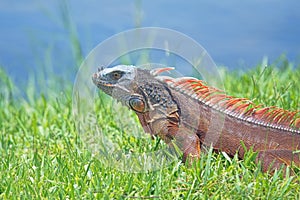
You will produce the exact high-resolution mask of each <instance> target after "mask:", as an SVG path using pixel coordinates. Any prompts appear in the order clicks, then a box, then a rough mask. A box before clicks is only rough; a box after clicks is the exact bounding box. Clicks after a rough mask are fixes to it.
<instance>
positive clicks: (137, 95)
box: [92, 65, 173, 113]
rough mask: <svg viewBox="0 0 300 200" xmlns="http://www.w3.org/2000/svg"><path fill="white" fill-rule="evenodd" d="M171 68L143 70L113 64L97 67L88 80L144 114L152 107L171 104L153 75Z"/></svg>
mask: <svg viewBox="0 0 300 200" xmlns="http://www.w3.org/2000/svg"><path fill="white" fill-rule="evenodd" d="M170 69H171V68H161V69H154V70H146V69H141V68H137V67H135V66H132V65H117V66H115V67H112V68H105V69H98V72H96V73H94V74H93V76H92V80H93V82H94V84H95V85H96V86H97V87H98V88H99V89H100V90H102V91H103V92H105V93H106V94H108V95H110V96H112V97H113V98H114V99H117V100H119V101H120V102H121V103H122V104H123V105H126V106H128V107H129V108H131V109H133V110H134V111H136V112H139V113H144V112H146V111H149V110H154V107H157V106H159V107H161V108H162V109H163V108H167V107H170V106H172V103H173V101H172V98H171V96H170V95H169V94H168V91H167V90H166V89H165V84H164V83H163V82H162V81H160V80H159V79H158V78H157V74H158V73H161V72H162V71H166V70H170Z"/></svg>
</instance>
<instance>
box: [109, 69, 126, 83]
mask: <svg viewBox="0 0 300 200" xmlns="http://www.w3.org/2000/svg"><path fill="white" fill-rule="evenodd" d="M123 74H124V73H122V72H120V71H115V72H112V73H111V74H110V77H111V79H113V80H116V81H117V80H119V79H120V78H121V77H122V75H123Z"/></svg>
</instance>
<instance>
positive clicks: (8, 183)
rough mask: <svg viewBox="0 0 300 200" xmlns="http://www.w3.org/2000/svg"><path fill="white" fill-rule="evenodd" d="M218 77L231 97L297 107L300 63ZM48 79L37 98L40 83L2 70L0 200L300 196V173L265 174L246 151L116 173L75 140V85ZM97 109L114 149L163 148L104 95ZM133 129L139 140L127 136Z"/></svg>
mask: <svg viewBox="0 0 300 200" xmlns="http://www.w3.org/2000/svg"><path fill="white" fill-rule="evenodd" d="M220 72H221V75H222V77H223V80H224V84H225V88H226V91H227V93H228V94H231V95H233V96H239V97H247V98H250V99H254V101H255V102H256V103H258V104H264V105H269V106H270V105H276V106H279V107H283V108H285V109H291V110H297V109H299V107H300V87H299V86H300V85H299V83H300V78H299V77H300V66H298V67H295V68H294V69H291V67H290V65H289V63H287V62H285V61H278V62H277V63H274V64H272V65H270V66H268V67H262V66H257V67H256V68H254V69H253V70H250V71H248V72H246V73H241V72H228V71H226V70H223V69H221V70H220ZM48 79H50V80H51V79H52V80H53V81H51V82H49V83H48V85H47V86H45V88H39V90H40V91H42V92H40V93H41V95H38V94H39V92H38V91H37V88H35V86H34V85H35V84H34V83H37V84H38V83H39V81H40V80H37V79H34V78H33V79H31V80H33V81H32V82H33V84H31V85H30V84H29V85H28V86H24V88H22V91H21V88H16V87H15V86H14V83H13V82H12V81H11V80H10V78H9V77H8V76H7V75H6V74H5V72H3V71H1V68H0V155H1V160H0V199H31V198H33V199H39V198H40V199H93V198H99V199H127V198H137V199H147V198H158V199H174V198H175V199H196V198H197V199H198V198H200V199H208V198H209V199H300V186H299V182H300V175H299V174H300V173H299V169H294V170H295V171H296V172H297V174H296V175H295V176H289V175H285V174H283V172H282V171H279V172H275V173H274V174H273V175H270V174H268V173H262V172H261V170H260V168H259V166H257V165H256V164H255V163H254V161H253V160H254V154H253V153H252V152H251V151H249V152H248V154H247V155H246V157H245V159H244V160H238V159H237V158H236V157H234V158H229V157H228V156H227V155H226V154H222V153H212V151H211V150H208V151H207V153H204V154H203V155H202V156H201V159H200V160H199V161H198V162H196V163H194V165H193V166H188V165H185V164H182V163H181V162H180V158H178V159H175V160H174V161H173V162H172V163H169V164H168V165H166V166H165V167H161V168H158V169H157V170H154V171H148V172H141V173H132V172H128V171H124V170H120V168H119V167H116V166H115V165H117V163H114V162H110V163H109V159H108V158H109V157H107V156H105V155H107V154H105V153H103V154H102V156H101V155H100V156H96V155H95V154H94V153H93V152H92V151H90V149H89V148H86V144H85V142H84V141H83V140H82V139H81V135H78V131H77V129H76V126H75V125H76V123H75V120H74V119H73V116H72V83H71V82H67V81H63V82H62V81H55V80H57V77H55V76H53V77H50V78H49V77H48ZM15 94H17V95H15ZM18 94H24V95H18ZM96 105H98V106H96V112H95V113H97V114H96V116H95V119H96V123H97V124H98V125H99V126H100V127H101V132H102V133H103V134H104V135H105V136H106V137H108V138H109V139H110V140H111V141H113V142H114V144H116V146H117V147H118V148H119V149H118V150H121V151H123V152H127V153H128V152H144V151H149V150H150V151H151V150H153V149H158V148H162V147H163V146H164V144H163V143H162V142H161V141H160V140H159V139H158V138H154V140H152V139H151V138H150V137H149V136H148V135H144V134H143V132H142V128H141V126H140V125H139V123H138V121H137V118H136V117H135V116H134V115H133V113H132V112H129V111H128V110H127V109H124V108H118V109H119V110H120V112H121V113H122V114H121V117H120V116H119V117H117V116H116V113H114V112H115V110H114V109H113V108H112V106H113V105H115V104H113V103H111V99H110V98H108V97H107V96H104V95H103V94H99V98H98V101H96ZM91 129H93V127H91ZM133 129H134V130H136V131H137V132H140V133H141V134H142V135H143V136H139V137H134V136H132V134H130V132H131V130H133ZM96 139H97V138H96ZM99 140H100V138H99ZM106 150H107V149H106ZM116 157H117V156H116ZM111 159H115V160H116V158H111ZM122 167H124V166H122Z"/></svg>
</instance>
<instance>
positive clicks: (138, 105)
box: [129, 97, 145, 113]
mask: <svg viewBox="0 0 300 200" xmlns="http://www.w3.org/2000/svg"><path fill="white" fill-rule="evenodd" d="M129 105H130V107H131V109H132V110H134V111H136V112H140V113H141V112H144V111H145V102H144V100H143V99H141V98H140V97H131V98H130V99H129Z"/></svg>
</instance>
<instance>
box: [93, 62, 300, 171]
mask: <svg viewBox="0 0 300 200" xmlns="http://www.w3.org/2000/svg"><path fill="white" fill-rule="evenodd" d="M167 70H172V68H159V69H153V70H146V69H141V68H137V67H134V66H127V65H118V66H115V67H112V68H106V69H98V72H97V73H95V74H94V75H93V76H92V80H93V82H94V84H95V85H96V86H97V87H98V88H99V89H101V90H102V91H104V92H105V93H106V94H108V95H110V96H112V97H113V98H116V99H117V100H119V101H121V102H122V104H123V105H126V106H128V107H129V108H130V109H132V110H134V111H135V113H136V114H137V116H138V118H139V120H140V122H141V124H142V126H143V128H144V130H145V132H148V133H150V134H153V135H158V136H159V137H161V138H162V139H163V140H164V141H165V142H166V143H168V144H171V143H170V142H171V141H172V140H173V141H175V143H176V145H177V146H178V147H179V148H180V150H181V151H182V152H183V160H184V161H185V160H186V158H187V156H191V157H199V156H200V149H201V145H206V146H210V145H212V146H213V148H214V149H215V150H218V151H224V152H226V153H227V154H228V155H230V156H233V155H234V154H236V153H238V156H239V157H240V158H243V157H244V153H245V152H244V149H243V148H242V146H241V143H242V142H243V143H244V144H245V146H246V147H247V148H251V147H253V149H254V151H256V152H258V160H260V161H262V164H263V165H262V166H263V170H264V171H266V170H268V168H269V166H271V168H272V169H276V168H279V167H280V166H281V165H282V164H286V165H291V164H292V163H293V164H295V165H296V166H299V167H300V158H299V157H300V153H299V151H298V153H297V152H295V151H297V150H300V117H299V112H296V111H295V112H291V111H286V110H283V109H280V108H277V107H266V108H263V107H261V106H255V105H254V104H253V103H252V102H251V101H249V100H248V99H244V98H235V97H231V96H228V95H226V94H225V93H224V92H222V91H220V90H218V89H215V88H212V87H208V86H206V85H205V84H204V83H203V82H202V81H201V80H198V79H195V78H189V77H183V78H172V77H168V76H159V74H160V73H161V72H163V71H167ZM209 138H211V139H209Z"/></svg>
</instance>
